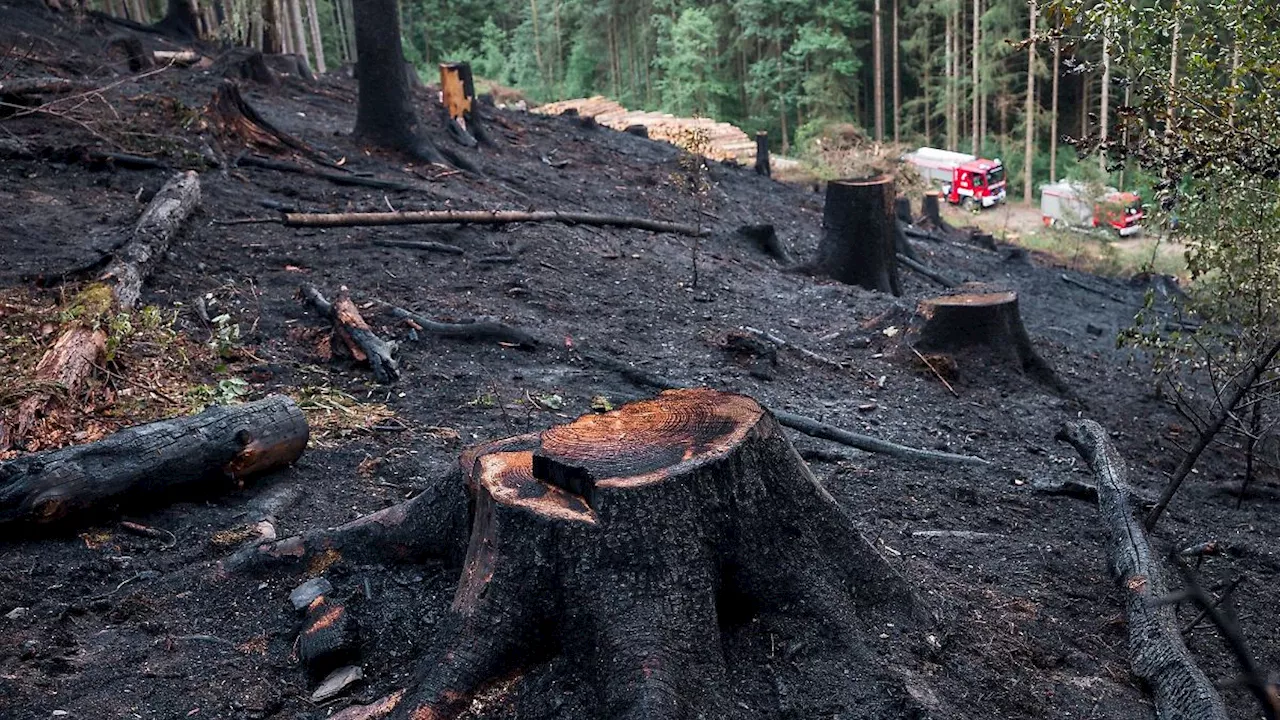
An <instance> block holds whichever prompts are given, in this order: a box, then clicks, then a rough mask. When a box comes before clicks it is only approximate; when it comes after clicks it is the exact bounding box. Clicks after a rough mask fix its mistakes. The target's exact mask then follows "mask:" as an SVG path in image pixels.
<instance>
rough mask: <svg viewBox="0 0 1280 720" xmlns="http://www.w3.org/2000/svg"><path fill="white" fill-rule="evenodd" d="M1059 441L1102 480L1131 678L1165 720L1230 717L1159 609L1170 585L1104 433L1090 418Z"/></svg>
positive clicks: (1169, 610) (1164, 607) (1066, 429)
mask: <svg viewBox="0 0 1280 720" xmlns="http://www.w3.org/2000/svg"><path fill="white" fill-rule="evenodd" d="M1057 439H1058V440H1061V441H1064V442H1067V443H1070V444H1071V446H1072V447H1074V448H1075V449H1076V451H1077V452H1079V453H1080V456H1081V457H1082V458H1084V460H1085V462H1086V463H1088V464H1089V467H1090V468H1091V469H1092V470H1093V472H1094V475H1095V476H1096V477H1097V479H1098V483H1097V488H1098V509H1099V510H1100V511H1101V513H1102V521H1103V525H1104V527H1105V528H1106V532H1107V542H1106V553H1107V564H1108V566H1109V567H1110V568H1111V574H1112V579H1113V580H1114V581H1115V583H1116V586H1117V587H1119V588H1120V590H1121V592H1123V593H1124V595H1125V605H1126V612H1127V615H1128V618H1129V656H1130V663H1131V665H1132V668H1133V674H1134V675H1136V676H1138V677H1140V678H1142V679H1144V680H1145V681H1146V682H1147V685H1148V687H1150V688H1151V692H1152V694H1153V695H1154V696H1155V705H1156V717H1157V718H1159V719H1160V720H1173V719H1174V718H1178V719H1180V720H1181V719H1185V720H1226V718H1227V712H1226V708H1225V707H1224V706H1223V704H1222V698H1221V697H1219V695H1218V691H1217V690H1216V689H1215V688H1214V686H1213V683H1212V682H1210V680H1209V678H1208V677H1206V676H1205V674H1204V672H1203V671H1201V670H1200V668H1199V667H1197V666H1196V664H1195V661H1194V659H1193V658H1192V657H1191V653H1190V652H1189V651H1188V650H1187V646H1186V645H1185V644H1184V643H1183V641H1182V633H1181V632H1180V631H1179V629H1178V625H1177V618H1175V617H1174V612H1173V607H1172V606H1171V605H1168V604H1160V603H1159V602H1158V600H1159V599H1160V598H1161V597H1162V596H1164V595H1165V593H1166V585H1165V581H1164V578H1163V572H1162V571H1161V569H1160V567H1159V565H1158V564H1157V561H1156V557H1155V555H1154V553H1153V552H1152V551H1151V545H1150V543H1149V542H1148V540H1147V535H1146V532H1145V531H1144V530H1143V528H1142V524H1141V523H1140V522H1138V520H1137V518H1136V517H1134V514H1133V512H1132V511H1131V510H1130V506H1129V498H1128V490H1127V487H1128V478H1127V474H1128V469H1127V468H1126V467H1125V462H1124V458H1122V457H1121V456H1120V453H1119V452H1118V451H1117V450H1116V448H1115V446H1114V445H1112V444H1111V440H1110V439H1109V438H1108V437H1107V432H1106V430H1105V429H1103V427H1102V426H1101V425H1099V424H1098V423H1096V422H1094V421H1092V420H1079V421H1073V422H1069V423H1067V424H1066V425H1064V426H1063V427H1062V429H1061V430H1059V431H1058V434H1057Z"/></svg>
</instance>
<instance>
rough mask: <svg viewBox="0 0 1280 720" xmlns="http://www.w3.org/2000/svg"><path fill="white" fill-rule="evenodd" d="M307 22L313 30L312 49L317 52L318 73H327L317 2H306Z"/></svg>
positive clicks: (311, 0) (310, 0)
mask: <svg viewBox="0 0 1280 720" xmlns="http://www.w3.org/2000/svg"><path fill="white" fill-rule="evenodd" d="M306 2H307V20H308V25H309V27H310V28H311V48H312V50H313V51H314V52H315V58H316V72H318V73H323V72H325V63H324V43H323V42H322V41H321V38H320V12H319V11H318V10H317V9H316V0H306Z"/></svg>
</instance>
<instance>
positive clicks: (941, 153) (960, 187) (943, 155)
mask: <svg viewBox="0 0 1280 720" xmlns="http://www.w3.org/2000/svg"><path fill="white" fill-rule="evenodd" d="M904 159H905V160H906V161H907V162H909V163H911V164H912V165H913V166H915V168H916V170H917V171H919V173H920V174H921V175H922V176H924V178H925V179H926V180H930V181H932V182H934V183H935V184H938V185H941V187H942V193H943V196H944V197H946V199H947V202H949V203H951V204H952V205H961V206H963V207H964V208H965V209H967V210H977V209H978V208H989V207H994V206H996V205H999V204H1000V203H1002V202H1004V201H1005V186H1006V183H1005V177H1004V164H1003V163H1001V162H1000V160H999V159H998V158H997V159H995V160H987V159H985V158H980V157H978V156H976V155H966V154H965V153H958V152H951V151H950V150H939V149H937V148H928V147H922V148H920V149H919V150H916V151H915V152H913V153H910V154H908V155H907V156H906V157H905V158H904Z"/></svg>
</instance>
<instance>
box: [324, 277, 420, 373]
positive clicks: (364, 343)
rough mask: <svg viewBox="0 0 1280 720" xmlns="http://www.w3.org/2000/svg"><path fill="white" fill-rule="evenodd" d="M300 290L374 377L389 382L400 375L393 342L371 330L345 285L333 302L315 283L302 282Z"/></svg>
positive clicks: (354, 356) (352, 354)
mask: <svg viewBox="0 0 1280 720" xmlns="http://www.w3.org/2000/svg"><path fill="white" fill-rule="evenodd" d="M300 292H301V294H302V298H303V299H304V300H306V301H307V303H308V304H309V305H311V307H313V308H315V309H316V312H318V313H320V314H321V315H323V316H324V317H326V318H328V319H329V320H330V321H332V323H333V334H334V335H336V336H338V338H339V339H340V340H342V343H343V344H344V345H346V347H347V350H349V351H350V352H351V357H353V358H355V360H356V361H357V362H367V363H369V367H370V369H372V370H373V377H374V379H375V380H377V381H378V382H380V383H382V384H383V385H389V384H391V383H393V382H395V381H396V380H398V379H399V378H400V364H399V363H398V362H396V359H395V357H394V354H395V350H396V348H395V345H394V344H393V343H389V342H387V341H385V340H383V339H382V338H380V337H378V336H377V335H375V334H374V332H373V330H372V329H371V328H370V327H369V324H368V323H367V322H365V321H364V318H363V317H362V316H361V315H360V310H359V309H358V308H356V304H355V303H354V302H351V296H350V295H349V294H347V289H346V288H345V287H343V288H341V289H340V290H339V291H338V299H337V300H335V301H334V302H332V303H330V302H329V301H328V300H326V299H325V297H324V296H323V295H321V294H320V291H319V290H317V289H316V288H315V287H314V286H311V285H303V286H302V288H301V289H300Z"/></svg>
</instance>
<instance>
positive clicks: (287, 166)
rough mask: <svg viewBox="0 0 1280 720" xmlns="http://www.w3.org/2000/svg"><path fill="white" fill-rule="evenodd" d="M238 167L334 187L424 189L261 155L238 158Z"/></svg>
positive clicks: (409, 184)
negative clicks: (301, 176)
mask: <svg viewBox="0 0 1280 720" xmlns="http://www.w3.org/2000/svg"><path fill="white" fill-rule="evenodd" d="M236 165H237V166H239V167H256V168H262V169H263V170H275V171H276V172H284V173H292V174H294V175H306V176H307V177H313V178H320V179H321V180H327V181H329V182H331V183H333V184H334V185H342V186H346V187H368V188H377V189H378V190H403V191H411V190H421V189H422V188H420V187H418V186H417V185H414V184H412V183H406V182H400V181H398V180H383V179H382V178H374V177H366V176H363V175H355V174H353V173H349V172H337V171H334V170H322V169H320V168H316V167H309V166H307V165H299V164H297V163H291V162H285V161H283V160H272V159H271V158H265V157H262V156H260V155H249V154H247V153H246V154H243V155H241V156H240V157H238V158H236Z"/></svg>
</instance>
